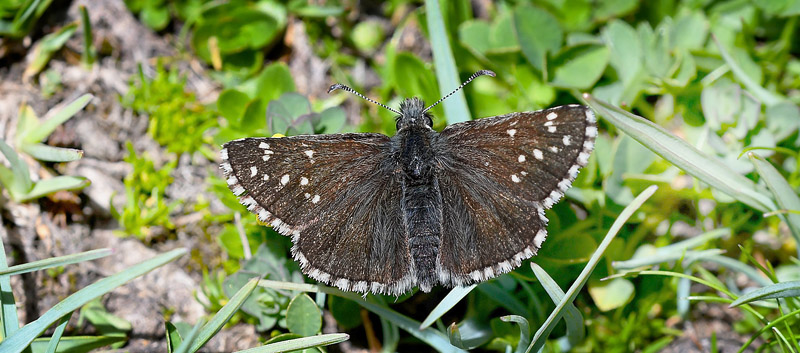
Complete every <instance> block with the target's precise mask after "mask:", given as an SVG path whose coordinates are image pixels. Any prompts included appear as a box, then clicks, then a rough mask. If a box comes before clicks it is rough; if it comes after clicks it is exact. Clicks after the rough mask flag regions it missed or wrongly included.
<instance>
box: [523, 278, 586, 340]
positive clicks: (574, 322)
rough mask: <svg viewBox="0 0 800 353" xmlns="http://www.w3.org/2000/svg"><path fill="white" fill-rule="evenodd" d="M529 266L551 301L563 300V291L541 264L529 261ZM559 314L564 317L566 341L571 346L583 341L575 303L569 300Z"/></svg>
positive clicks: (584, 334) (581, 323) (583, 333)
mask: <svg viewBox="0 0 800 353" xmlns="http://www.w3.org/2000/svg"><path fill="white" fill-rule="evenodd" d="M531 268H532V269H533V274H534V275H536V278H537V279H538V280H539V282H541V283H542V287H544V290H545V291H546V292H547V295H549V296H550V299H551V300H552V301H553V303H555V304H556V305H558V303H560V302H561V301H562V300H564V291H563V290H561V287H559V286H558V283H556V281H555V280H553V278H552V277H550V275H548V274H547V272H546V271H545V270H544V269H543V268H542V267H541V266H539V265H538V264H536V263H533V262H531ZM561 316H562V317H563V318H564V323H566V324H567V341H569V344H570V345H571V346H572V347H575V346H577V345H579V344H580V343H581V342H583V339H584V337H586V328H585V327H584V325H583V315H582V314H581V312H580V310H578V308H576V307H575V304H573V303H571V302H570V303H568V304H567V305H566V306H565V307H564V311H563V313H562V314H561ZM555 322H558V321H555Z"/></svg>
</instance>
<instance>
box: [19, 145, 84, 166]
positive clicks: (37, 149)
mask: <svg viewBox="0 0 800 353" xmlns="http://www.w3.org/2000/svg"><path fill="white" fill-rule="evenodd" d="M20 149H21V150H22V151H23V152H25V153H27V154H28V155H30V156H31V157H33V158H36V159H38V160H40V161H45V162H72V161H77V160H79V159H81V158H82V157H83V151H82V150H76V149H74V148H63V147H53V146H48V145H45V144H41V143H24V144H22V146H20Z"/></svg>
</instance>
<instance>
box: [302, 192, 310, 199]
mask: <svg viewBox="0 0 800 353" xmlns="http://www.w3.org/2000/svg"><path fill="white" fill-rule="evenodd" d="M303 196H305V197H306V198H310V197H311V194H309V193H306V194H305V195H303Z"/></svg>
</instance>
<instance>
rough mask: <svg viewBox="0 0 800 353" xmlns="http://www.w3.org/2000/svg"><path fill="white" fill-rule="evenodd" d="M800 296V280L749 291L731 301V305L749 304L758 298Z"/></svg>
mask: <svg viewBox="0 0 800 353" xmlns="http://www.w3.org/2000/svg"><path fill="white" fill-rule="evenodd" d="M788 297H800V281H792V282H781V283H774V284H771V285H768V286H765V287H761V288H759V289H756V290H754V291H752V292H747V293H746V294H744V295H742V296H741V297H739V298H738V299H736V300H734V301H733V303H731V305H730V306H731V307H732V308H733V307H737V306H739V305H742V304H748V303H751V302H754V301H756V300H764V299H776V298H788Z"/></svg>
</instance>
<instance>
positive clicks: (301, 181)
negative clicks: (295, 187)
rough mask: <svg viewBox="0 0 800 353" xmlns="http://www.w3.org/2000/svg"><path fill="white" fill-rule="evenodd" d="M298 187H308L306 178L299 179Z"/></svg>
mask: <svg viewBox="0 0 800 353" xmlns="http://www.w3.org/2000/svg"><path fill="white" fill-rule="evenodd" d="M300 185H308V178H306V177H302V178H300Z"/></svg>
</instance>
